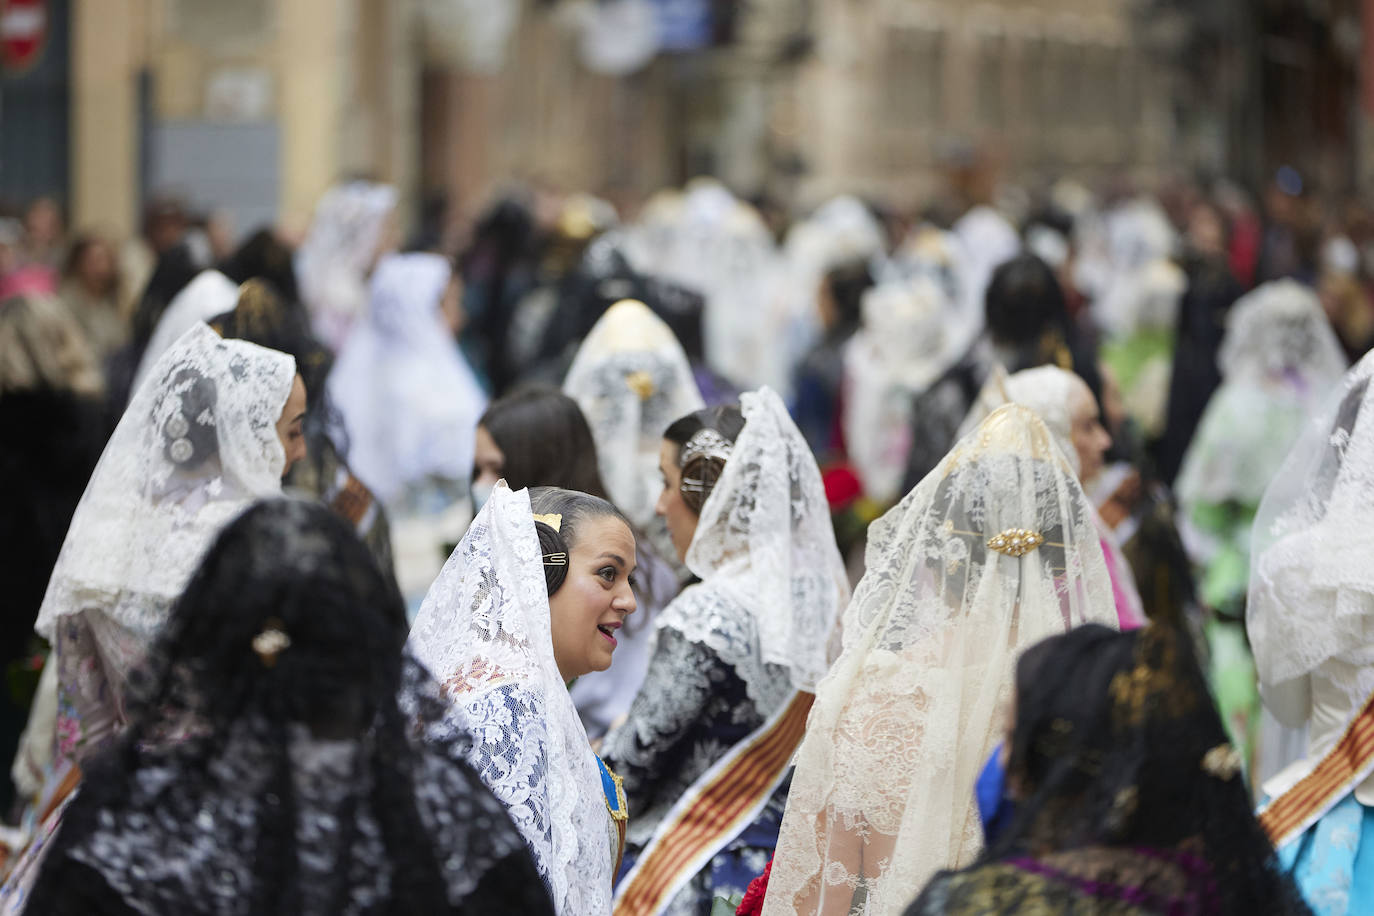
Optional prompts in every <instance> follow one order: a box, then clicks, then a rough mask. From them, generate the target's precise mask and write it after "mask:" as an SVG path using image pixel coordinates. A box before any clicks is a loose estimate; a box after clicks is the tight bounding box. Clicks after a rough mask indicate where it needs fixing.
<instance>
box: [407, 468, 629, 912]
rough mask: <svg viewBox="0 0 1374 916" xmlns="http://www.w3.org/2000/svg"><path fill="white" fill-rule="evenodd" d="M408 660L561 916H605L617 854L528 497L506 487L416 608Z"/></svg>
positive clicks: (499, 490)
mask: <svg viewBox="0 0 1374 916" xmlns="http://www.w3.org/2000/svg"><path fill="white" fill-rule="evenodd" d="M408 648H409V649H410V651H411V652H413V653H414V655H415V657H416V658H418V659H419V660H420V661H421V662H422V663H423V664H424V665H425V667H427V668H428V669H429V670H430V671H432V672H433V673H434V676H435V678H436V679H437V680H438V681H439V682H440V684H441V686H442V689H443V692H444V697H445V699H446V700H447V701H448V703H449V704H450V706H449V714H448V718H447V719H446V720H445V726H444V727H445V728H446V729H449V730H461V731H466V732H468V733H469V734H470V735H471V736H472V746H471V749H470V751H469V753H468V763H469V764H471V765H472V767H473V768H474V769H475V770H477V772H478V775H480V776H481V778H482V781H483V782H484V783H486V785H487V787H488V788H490V789H491V790H492V792H493V793H495V795H496V797H497V798H499V799H500V800H501V801H502V803H503V804H505V805H506V809H507V811H508V813H509V814H510V816H511V819H512V820H513V821H514V822H515V825H516V827H517V828H519V830H520V833H521V835H522V836H523V837H524V838H525V842H526V843H527V844H529V847H530V850H531V851H532V852H533V853H534V858H535V864H536V865H537V866H538V868H539V872H540V874H541V876H542V877H543V878H544V880H545V881H546V882H547V883H548V886H549V891H550V896H551V897H552V898H553V901H554V904H555V906H556V907H557V911H558V913H559V916H593V914H594V916H604V914H606V913H609V912H610V907H611V879H612V875H611V869H612V862H611V850H610V844H609V843H608V842H607V829H606V823H607V818H608V817H609V815H608V813H607V811H606V801H605V796H604V794H603V793H602V789H601V774H600V770H599V768H598V767H597V763H596V757H595V755H594V754H593V753H592V749H591V746H590V745H589V744H588V743H587V733H586V732H585V731H584V730H583V728H582V722H581V720H580V719H579V718H578V716H577V710H576V708H574V706H573V701H572V699H571V697H569V696H568V690H567V687H566V686H565V685H564V684H563V681H562V679H561V678H560V676H559V674H558V665H557V663H556V662H555V660H554V655H553V637H552V635H551V632H550V622H549V599H548V592H547V589H546V587H545V584H544V571H543V565H542V561H541V559H540V549H539V538H538V535H537V534H536V533H535V529H534V517H533V515H532V514H531V510H530V498H529V493H528V491H526V490H517V491H512V490H510V489H508V488H507V487H506V486H505V485H504V484H502V485H499V486H498V487H497V488H496V490H495V491H494V492H493V493H492V496H491V498H490V499H489V500H488V501H487V503H486V505H484V506H483V507H482V511H481V512H480V513H478V515H477V518H476V519H474V520H473V522H472V525H471V527H469V528H468V531H467V534H465V535H464V536H463V539H462V541H461V542H460V543H459V544H458V547H457V548H456V549H455V550H454V551H453V555H452V556H450V557H449V559H448V562H447V563H445V564H444V568H443V570H442V571H441V572H440V573H439V577H438V579H436V580H435V582H434V585H433V586H432V587H431V588H430V590H429V594H428V595H426V596H425V600H424V603H423V604H422V605H421V606H420V612H419V615H418V616H417V617H416V618H415V625H414V626H413V627H412V629H411V631H410V640H409V643H408Z"/></svg>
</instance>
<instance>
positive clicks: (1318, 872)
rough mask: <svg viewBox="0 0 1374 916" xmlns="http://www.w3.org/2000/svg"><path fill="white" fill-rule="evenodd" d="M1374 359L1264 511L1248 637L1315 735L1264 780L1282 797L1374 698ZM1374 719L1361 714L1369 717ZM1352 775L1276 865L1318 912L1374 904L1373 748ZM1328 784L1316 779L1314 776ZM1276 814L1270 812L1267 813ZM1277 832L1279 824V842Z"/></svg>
mask: <svg viewBox="0 0 1374 916" xmlns="http://www.w3.org/2000/svg"><path fill="white" fill-rule="evenodd" d="M1371 379H1374V355H1370V356H1365V358H1364V359H1362V360H1360V362H1359V363H1358V364H1356V366H1355V368H1353V369H1352V370H1350V372H1349V373H1347V375H1346V376H1345V380H1344V382H1343V383H1342V384H1340V385H1339V386H1338V387H1337V390H1336V391H1335V392H1333V393H1332V395H1331V396H1330V398H1329V402H1328V404H1327V405H1326V407H1325V409H1323V410H1321V411H1320V412H1319V413H1318V415H1317V416H1316V417H1315V418H1314V419H1313V420H1311V421H1310V422H1309V423H1308V424H1307V425H1306V427H1305V429H1304V431H1303V433H1302V435H1301V437H1300V438H1299V440H1298V443H1297V445H1296V446H1294V448H1293V451H1292V452H1291V453H1289V456H1288V458H1287V459H1286V460H1285V461H1284V464H1283V466H1282V468H1281V469H1280V470H1279V473H1278V474H1277V475H1276V476H1275V477H1274V480H1273V482H1272V483H1271V484H1270V485H1269V489H1268V490H1267V491H1266V492H1265V494H1264V499H1263V501H1262V502H1261V503H1260V507H1259V512H1258V514H1257V516H1256V518H1255V528H1254V534H1253V538H1254V557H1255V560H1254V563H1253V566H1252V569H1251V574H1250V593H1249V605H1248V607H1247V609H1246V629H1247V630H1248V632H1249V637H1250V645H1251V647H1252V648H1253V650H1254V657H1255V668H1256V671H1257V673H1258V675H1259V690H1260V696H1261V698H1262V700H1263V702H1264V707H1265V709H1266V710H1267V711H1268V712H1269V713H1271V714H1272V715H1273V716H1274V718H1275V719H1277V720H1278V723H1279V724H1281V725H1282V726H1284V727H1286V728H1288V729H1294V730H1304V731H1305V732H1306V742H1305V745H1304V748H1303V749H1304V751H1305V753H1303V754H1302V757H1301V759H1299V760H1297V761H1296V762H1293V763H1292V764H1291V765H1289V766H1287V767H1286V768H1284V769H1283V770H1282V771H1281V772H1279V773H1278V774H1277V775H1275V776H1274V777H1273V778H1271V779H1269V780H1267V781H1265V782H1264V784H1263V793H1264V795H1265V796H1266V797H1269V798H1271V799H1278V800H1279V801H1277V802H1276V803H1275V804H1274V806H1273V807H1274V808H1275V809H1276V810H1282V808H1283V807H1285V806H1287V804H1288V801H1291V800H1292V799H1291V798H1290V799H1288V800H1287V801H1285V800H1284V799H1283V798H1282V797H1283V796H1284V795H1285V793H1289V792H1290V791H1291V792H1292V794H1293V796H1295V797H1296V796H1301V795H1302V786H1300V785H1299V783H1305V782H1310V780H1309V779H1308V777H1309V776H1311V775H1312V774H1313V773H1314V771H1317V770H1322V771H1323V772H1325V771H1326V770H1327V769H1329V767H1330V765H1329V763H1327V762H1326V761H1325V760H1324V758H1325V757H1326V755H1327V754H1328V753H1329V752H1331V751H1332V749H1333V748H1334V747H1335V746H1337V745H1338V743H1340V740H1341V738H1342V736H1343V735H1344V734H1345V733H1346V731H1347V729H1349V728H1350V726H1351V724H1352V723H1353V722H1354V721H1355V720H1356V719H1357V717H1359V716H1360V715H1361V713H1362V711H1365V706H1366V704H1367V703H1368V701H1369V700H1370V698H1371V696H1374V636H1371V633H1374V572H1371V569H1370V564H1369V560H1368V551H1367V549H1366V546H1365V545H1366V539H1365V532H1366V530H1367V528H1368V525H1369V518H1370V515H1371V513H1372V512H1374V387H1372V386H1371ZM1368 714H1369V712H1368V711H1365V715H1368ZM1340 756H1341V757H1343V758H1344V759H1345V761H1346V762H1347V764H1350V763H1351V762H1352V761H1353V765H1352V766H1351V772H1350V773H1349V774H1346V775H1342V776H1340V777H1338V778H1334V779H1332V780H1330V784H1339V783H1341V782H1344V791H1343V792H1336V793H1334V794H1333V795H1331V796H1330V797H1329V799H1328V800H1327V801H1326V802H1325V803H1324V804H1320V803H1318V801H1317V800H1318V798H1319V794H1313V793H1308V795H1309V797H1311V798H1313V802H1312V804H1311V807H1310V809H1309V810H1305V811H1302V812H1300V813H1299V814H1298V815H1297V817H1296V821H1295V822H1296V823H1302V822H1304V821H1311V825H1310V826H1308V827H1306V828H1305V829H1301V830H1296V831H1294V830H1290V831H1285V833H1286V834H1287V835H1286V836H1276V837H1274V839H1275V843H1276V845H1278V847H1279V858H1280V861H1281V863H1282V864H1283V866H1284V867H1285V869H1288V870H1290V871H1291V873H1292V874H1293V877H1294V879H1295V880H1296V881H1297V882H1298V885H1299V887H1300V888H1301V889H1302V891H1303V894H1304V896H1305V897H1306V898H1307V901H1308V903H1310V904H1311V905H1312V907H1313V908H1314V909H1316V910H1317V911H1318V912H1320V913H1324V914H1344V913H1360V912H1365V911H1367V910H1368V909H1369V907H1371V906H1374V868H1371V861H1370V860H1371V857H1372V856H1374V777H1370V776H1361V775H1359V774H1360V773H1361V772H1362V771H1363V770H1364V769H1367V768H1368V767H1369V766H1371V765H1374V753H1370V752H1368V750H1367V748H1366V752H1365V753H1364V754H1363V755H1361V754H1360V749H1359V748H1354V749H1352V750H1351V751H1350V752H1349V753H1346V754H1342V755H1340ZM1318 775H1320V774H1318ZM1271 819H1272V816H1271ZM1273 832H1274V831H1273V830H1272V829H1271V834H1272V833H1273Z"/></svg>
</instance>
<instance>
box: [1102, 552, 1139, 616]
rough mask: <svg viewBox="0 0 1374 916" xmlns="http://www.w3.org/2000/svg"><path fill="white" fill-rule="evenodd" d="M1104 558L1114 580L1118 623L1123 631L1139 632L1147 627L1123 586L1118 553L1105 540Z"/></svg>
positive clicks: (1108, 572) (1113, 589)
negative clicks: (1117, 565) (1118, 564)
mask: <svg viewBox="0 0 1374 916" xmlns="http://www.w3.org/2000/svg"><path fill="white" fill-rule="evenodd" d="M1101 543H1102V557H1103V559H1105V560H1106V561H1107V575H1108V576H1109V577H1110V578H1111V580H1112V598H1113V600H1115V601H1116V621H1117V625H1118V626H1120V627H1121V629H1122V631H1123V632H1124V631H1126V630H1138V629H1140V628H1141V627H1143V626H1144V625H1145V621H1143V620H1141V619H1140V618H1139V616H1138V615H1137V614H1136V612H1135V608H1134V602H1132V601H1131V598H1130V592H1129V591H1128V590H1127V588H1126V586H1125V585H1123V584H1122V581H1121V574H1120V572H1118V571H1117V568H1116V551H1115V550H1113V549H1112V545H1111V544H1109V543H1107V541H1106V540H1105V539H1104V540H1103V541H1102V542H1101Z"/></svg>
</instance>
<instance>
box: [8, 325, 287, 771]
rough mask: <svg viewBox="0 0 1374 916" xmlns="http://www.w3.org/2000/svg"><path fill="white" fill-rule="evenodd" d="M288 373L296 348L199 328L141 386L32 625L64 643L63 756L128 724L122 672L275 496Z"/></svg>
mask: <svg viewBox="0 0 1374 916" xmlns="http://www.w3.org/2000/svg"><path fill="white" fill-rule="evenodd" d="M294 376H295V363H294V361H293V360H292V359H291V357H289V356H286V355H285V354H282V353H277V352H275V351H273V350H267V349H264V348H262V347H259V346H256V345H254V344H250V343H246V342H244V341H238V340H221V339H220V337H219V336H218V335H216V334H215V332H214V331H211V330H210V329H209V328H208V327H206V326H205V325H204V324H199V325H197V326H196V327H194V328H193V329H192V330H190V331H188V332H187V333H186V335H185V336H184V337H182V338H181V340H179V341H178V342H177V343H176V345H175V346H173V347H172V348H171V349H170V350H168V351H167V352H166V353H164V354H163V355H162V357H161V358H160V359H159V360H158V361H157V362H156V363H155V364H154V366H153V368H152V370H151V371H150V373H149V378H148V381H147V383H146V384H145V385H144V386H143V387H142V388H140V389H139V390H138V391H137V393H136V394H135V395H134V398H133V400H132V401H131V402H130V404H129V408H128V410H126V411H125V413H124V418H123V419H122V420H121V421H120V423H119V426H118V427H117V428H116V429H115V432H114V434H113V435H112V436H111V437H110V442H109V444H108V445H107V446H106V447H105V452H104V454H103V455H102V456H101V458H100V463H99V464H98V465H97V466H96V469H95V472H94V473H93V474H92V475H91V482H90V483H89V484H88V485H87V487H86V492H85V494H84V495H83V496H82V497H81V502H80V504H79V505H78V506H77V509H76V514H75V515H74V516H73V518H72V524H71V527H70V528H69V529H68V532H67V539H66V541H65V542H64V543H63V545H62V552H61V554H60V555H59V556H58V559H57V564H56V566H55V567H54V569H53V574H52V578H51V580H49V583H48V591H47V594H46V595H45V596H44V598H43V605H42V607H41V609H40V610H39V614H38V622H37V624H36V626H35V629H36V630H37V631H38V632H39V634H40V635H42V636H44V637H45V638H47V639H49V640H50V641H52V642H54V643H55V645H56V647H57V657H58V664H59V691H60V693H61V694H62V697H63V704H62V708H63V710H64V714H63V715H62V716H61V717H60V721H59V732H60V734H61V740H60V750H61V752H62V753H63V754H64V756H65V755H66V754H71V755H73V756H75V755H84V754H85V753H86V752H87V751H89V750H91V749H92V747H96V746H99V745H100V744H101V743H102V742H103V741H104V740H105V739H107V738H109V737H111V736H112V735H113V734H114V733H115V732H116V731H117V730H118V729H119V728H122V726H123V712H122V697H123V694H124V689H125V686H126V685H125V678H126V677H127V675H128V673H129V671H131V670H132V669H133V667H134V666H135V665H136V664H137V663H138V661H139V660H140V659H141V657H142V654H143V652H144V651H145V650H146V648H147V646H148V644H149V642H150V641H151V640H152V639H153V637H154V636H155V635H156V633H157V631H158V630H159V628H160V627H161V626H162V624H163V623H164V622H165V621H166V619H167V614H168V611H169V609H170V607H171V604H172V602H173V601H174V600H175V598H176V597H177V595H179V594H180V592H181V590H182V588H183V587H184V586H185V584H186V581H187V579H188V578H189V577H190V575H191V573H192V571H193V570H194V569H195V568H196V565H197V563H198V562H199V560H200V557H201V555H202V554H203V553H204V552H205V550H206V549H207V548H208V547H209V545H210V542H211V540H212V539H213V538H214V536H215V534H216V533H217V532H218V531H219V530H220V529H221V528H222V527H223V526H224V525H225V524H227V523H228V522H229V521H230V520H231V519H233V518H234V517H235V516H236V515H237V514H238V513H239V512H241V511H242V510H243V509H244V507H245V506H247V505H248V503H249V502H250V501H251V500H253V499H255V498H258V497H265V496H270V495H272V494H275V493H279V492H280V491H281V472H282V467H283V464H284V463H285V454H284V452H283V450H282V445H281V441H280V439H279V438H278V437H277V431H276V422H277V418H278V417H279V416H280V415H281V411H282V408H283V406H284V405H285V403H286V398H287V395H288V394H289V393H290V390H291V383H292V379H293V377H294ZM188 450H189V451H190V454H189V455H188V454H187V452H188Z"/></svg>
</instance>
